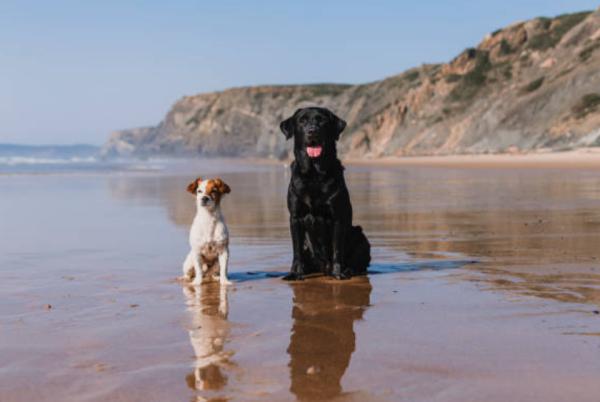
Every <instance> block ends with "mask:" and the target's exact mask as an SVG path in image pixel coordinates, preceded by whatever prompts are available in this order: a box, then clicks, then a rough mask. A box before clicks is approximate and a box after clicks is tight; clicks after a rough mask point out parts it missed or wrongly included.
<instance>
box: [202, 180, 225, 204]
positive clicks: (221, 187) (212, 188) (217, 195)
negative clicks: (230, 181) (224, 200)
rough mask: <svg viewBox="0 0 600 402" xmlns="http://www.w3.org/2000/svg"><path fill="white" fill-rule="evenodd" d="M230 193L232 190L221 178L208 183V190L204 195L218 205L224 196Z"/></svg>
mask: <svg viewBox="0 0 600 402" xmlns="http://www.w3.org/2000/svg"><path fill="white" fill-rule="evenodd" d="M230 192H231V189H230V188H229V186H228V185H227V183H225V182H224V181H223V180H221V179H219V178H216V179H210V180H207V181H206V189H205V190H204V194H205V195H208V196H209V197H210V198H212V199H213V200H215V202H216V203H219V201H220V200H221V197H222V196H223V194H228V193H230Z"/></svg>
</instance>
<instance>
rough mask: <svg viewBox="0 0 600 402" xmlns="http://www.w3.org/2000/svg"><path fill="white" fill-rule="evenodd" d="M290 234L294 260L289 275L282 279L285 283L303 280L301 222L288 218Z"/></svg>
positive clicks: (302, 235) (302, 229) (302, 231)
mask: <svg viewBox="0 0 600 402" xmlns="http://www.w3.org/2000/svg"><path fill="white" fill-rule="evenodd" d="M290 232H291V235H292V247H293V249H294V259H293V261H292V267H291V268H290V273H289V274H287V275H286V276H284V277H283V280H286V281H295V280H301V279H304V261H303V260H302V242H303V240H304V228H303V227H302V220H301V219H298V218H295V217H290Z"/></svg>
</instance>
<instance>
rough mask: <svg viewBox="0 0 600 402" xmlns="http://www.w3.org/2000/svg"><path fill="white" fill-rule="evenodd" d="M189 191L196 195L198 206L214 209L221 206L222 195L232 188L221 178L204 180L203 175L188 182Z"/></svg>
mask: <svg viewBox="0 0 600 402" xmlns="http://www.w3.org/2000/svg"><path fill="white" fill-rule="evenodd" d="M187 191H188V192H190V193H192V194H194V195H196V204H197V206H198V208H206V209H208V210H209V211H214V210H215V209H216V208H217V207H218V206H219V203H220V202H221V197H223V195H224V194H227V193H230V192H231V189H230V188H229V186H228V185H227V184H226V183H225V182H224V181H223V180H221V179H219V178H216V179H206V180H202V177H198V178H197V179H196V180H194V181H193V182H191V183H190V184H188V186H187Z"/></svg>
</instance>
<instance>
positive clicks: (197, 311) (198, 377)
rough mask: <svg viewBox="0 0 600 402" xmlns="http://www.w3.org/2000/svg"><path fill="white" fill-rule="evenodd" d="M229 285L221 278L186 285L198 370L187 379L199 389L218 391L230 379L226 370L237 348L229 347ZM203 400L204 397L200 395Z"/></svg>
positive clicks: (195, 365)
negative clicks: (196, 285)
mask: <svg viewBox="0 0 600 402" xmlns="http://www.w3.org/2000/svg"><path fill="white" fill-rule="evenodd" d="M227 290H228V289H227V287H226V286H220V284H219V283H218V282H211V283H206V284H204V285H203V286H202V288H199V287H194V286H184V287H183V294H184V295H185V298H186V304H187V306H188V311H189V312H190V314H191V320H190V329H189V336H190V343H191V344H192V347H193V348H194V355H195V361H194V371H193V372H192V373H190V374H188V375H187V377H186V382H187V384H188V386H189V387H190V388H192V389H193V390H196V391H218V390H221V389H222V388H223V387H224V386H225V385H226V383H227V376H226V375H225V374H224V373H223V371H224V370H225V369H227V367H229V366H231V364H232V363H231V362H230V361H229V358H230V357H231V356H232V355H233V352H230V351H227V350H225V342H226V341H227V338H228V336H229V323H228V321H227V314H228V312H229V307H228V302H227ZM198 400H199V401H202V400H204V399H202V397H200V396H198Z"/></svg>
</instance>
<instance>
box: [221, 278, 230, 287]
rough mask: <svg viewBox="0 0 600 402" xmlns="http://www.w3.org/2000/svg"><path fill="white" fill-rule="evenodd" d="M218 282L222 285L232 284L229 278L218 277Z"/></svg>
mask: <svg viewBox="0 0 600 402" xmlns="http://www.w3.org/2000/svg"><path fill="white" fill-rule="evenodd" d="M219 282H220V283H221V285H223V286H227V285H233V282H231V281H230V280H229V279H227V278H219Z"/></svg>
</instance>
